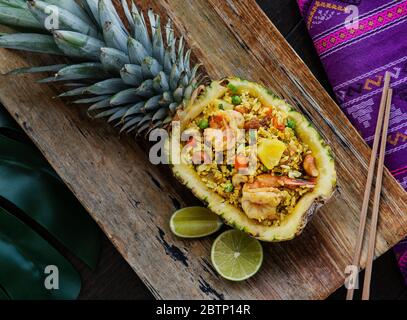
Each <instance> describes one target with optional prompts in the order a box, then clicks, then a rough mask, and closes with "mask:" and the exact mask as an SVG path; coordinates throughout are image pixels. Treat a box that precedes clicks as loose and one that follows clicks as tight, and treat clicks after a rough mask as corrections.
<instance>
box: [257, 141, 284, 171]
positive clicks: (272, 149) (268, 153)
mask: <svg viewBox="0 0 407 320" xmlns="http://www.w3.org/2000/svg"><path fill="white" fill-rule="evenodd" d="M285 149H286V145H285V144H284V142H281V141H280V140H277V139H263V140H261V141H260V143H259V145H258V147H257V155H258V157H259V159H260V161H261V162H262V163H263V164H264V165H265V166H266V168H267V169H269V170H271V169H273V168H274V167H275V166H276V165H278V164H279V162H280V159H281V157H282V155H283V153H284V151H285Z"/></svg>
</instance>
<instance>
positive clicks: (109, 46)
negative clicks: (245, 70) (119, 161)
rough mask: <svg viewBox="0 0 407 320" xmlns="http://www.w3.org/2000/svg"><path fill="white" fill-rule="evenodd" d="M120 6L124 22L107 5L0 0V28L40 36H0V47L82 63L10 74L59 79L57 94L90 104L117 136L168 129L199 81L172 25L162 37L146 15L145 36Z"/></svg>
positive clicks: (88, 0)
mask: <svg viewBox="0 0 407 320" xmlns="http://www.w3.org/2000/svg"><path fill="white" fill-rule="evenodd" d="M121 4H122V9H123V11H124V15H125V19H124V20H122V19H121V18H120V17H119V14H118V13H117V11H116V8H115V6H114V5H113V3H112V1H111V0H101V1H98V0H83V1H81V2H79V4H78V3H77V2H75V1H73V0H44V1H39V0H29V1H25V0H0V23H2V24H6V25H9V26H12V27H19V28H27V29H30V30H33V29H34V30H38V32H41V33H32V32H30V33H16V34H6V35H3V36H1V37H0V47H4V48H12V49H18V50H27V51H33V52H42V53H47V54H56V55H64V56H67V57H70V58H72V59H74V60H75V61H80V62H77V63H72V64H67V65H52V66H45V67H34V68H28V69H20V70H15V71H14V72H13V73H15V74H16V73H24V72H25V73H33V72H50V73H52V75H51V76H50V77H48V78H46V79H43V80H41V81H40V82H42V83H50V82H65V87H66V91H65V92H63V93H61V95H60V97H67V98H70V99H73V102H74V103H77V104H89V105H90V106H89V113H90V114H92V115H94V116H95V117H96V118H107V121H108V122H109V123H113V124H114V125H115V126H118V127H120V130H121V131H122V132H123V131H124V132H127V133H130V132H136V133H137V134H141V133H142V132H148V130H151V129H153V128H157V127H162V126H165V125H166V124H168V123H169V122H170V121H171V119H172V118H173V116H174V115H175V114H176V111H177V109H178V108H182V106H183V105H185V104H186V103H187V101H189V100H190V99H191V96H192V93H193V91H194V90H195V89H196V88H197V87H198V86H199V84H200V81H201V80H202V78H200V77H199V74H198V69H199V64H197V65H195V66H191V62H190V56H191V51H190V50H188V51H187V50H186V49H185V42H184V40H183V38H182V37H181V38H180V39H177V38H176V37H175V35H174V31H173V29H172V27H171V23H170V22H169V23H167V24H166V26H165V27H164V30H165V32H164V33H163V28H162V26H161V19H160V17H159V16H158V15H156V14H154V13H153V12H152V11H151V10H150V11H148V20H149V25H150V29H151V30H150V31H149V28H148V26H147V23H146V20H145V17H144V15H143V13H142V12H141V11H140V10H138V8H137V7H136V5H135V4H134V3H132V6H131V8H130V7H129V6H128V3H127V1H126V0H122V1H121ZM52 15H55V19H54V21H52V19H51V18H52ZM126 26H128V27H126ZM54 28H57V29H54ZM44 31H48V32H49V34H43V33H44ZM164 37H165V40H164Z"/></svg>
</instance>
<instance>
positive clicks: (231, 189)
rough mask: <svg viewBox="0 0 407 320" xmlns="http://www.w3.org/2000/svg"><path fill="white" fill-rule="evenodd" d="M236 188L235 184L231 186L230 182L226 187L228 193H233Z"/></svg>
mask: <svg viewBox="0 0 407 320" xmlns="http://www.w3.org/2000/svg"><path fill="white" fill-rule="evenodd" d="M234 189H235V188H234V187H233V184H231V183H230V182H229V183H227V184H226V186H225V191H226V192H233V190H234Z"/></svg>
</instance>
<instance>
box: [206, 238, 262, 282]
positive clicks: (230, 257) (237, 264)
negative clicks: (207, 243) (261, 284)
mask: <svg viewBox="0 0 407 320" xmlns="http://www.w3.org/2000/svg"><path fill="white" fill-rule="evenodd" d="M211 258H212V264H213V266H214V267H215V269H216V271H217V272H218V273H219V274H220V275H221V276H222V277H223V278H225V279H228V280H232V281H242V280H246V279H248V278H250V277H251V276H253V275H254V274H256V272H257V271H259V269H260V267H261V264H262V262H263V248H262V246H261V244H260V242H259V241H258V240H256V239H254V238H251V237H249V236H248V235H247V234H245V233H243V232H241V231H239V230H228V231H225V232H224V233H222V234H221V235H220V236H219V237H217V238H216V240H215V242H214V243H213V245H212V252H211Z"/></svg>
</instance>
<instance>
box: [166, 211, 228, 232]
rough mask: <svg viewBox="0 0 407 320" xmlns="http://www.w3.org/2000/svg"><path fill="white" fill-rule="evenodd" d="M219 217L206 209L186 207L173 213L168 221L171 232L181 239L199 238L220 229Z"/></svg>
mask: <svg viewBox="0 0 407 320" xmlns="http://www.w3.org/2000/svg"><path fill="white" fill-rule="evenodd" d="M222 225H223V223H222V221H221V220H220V219H219V217H218V216H217V215H216V214H214V213H213V212H212V211H210V210H209V209H207V208H203V207H188V208H183V209H181V210H178V211H177V212H175V213H174V214H173V215H172V217H171V221H170V227H171V231H172V232H173V233H174V234H175V235H177V236H178V237H182V238H200V237H205V236H208V235H210V234H212V233H215V232H216V231H218V230H219V229H220V228H221V227H222Z"/></svg>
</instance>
